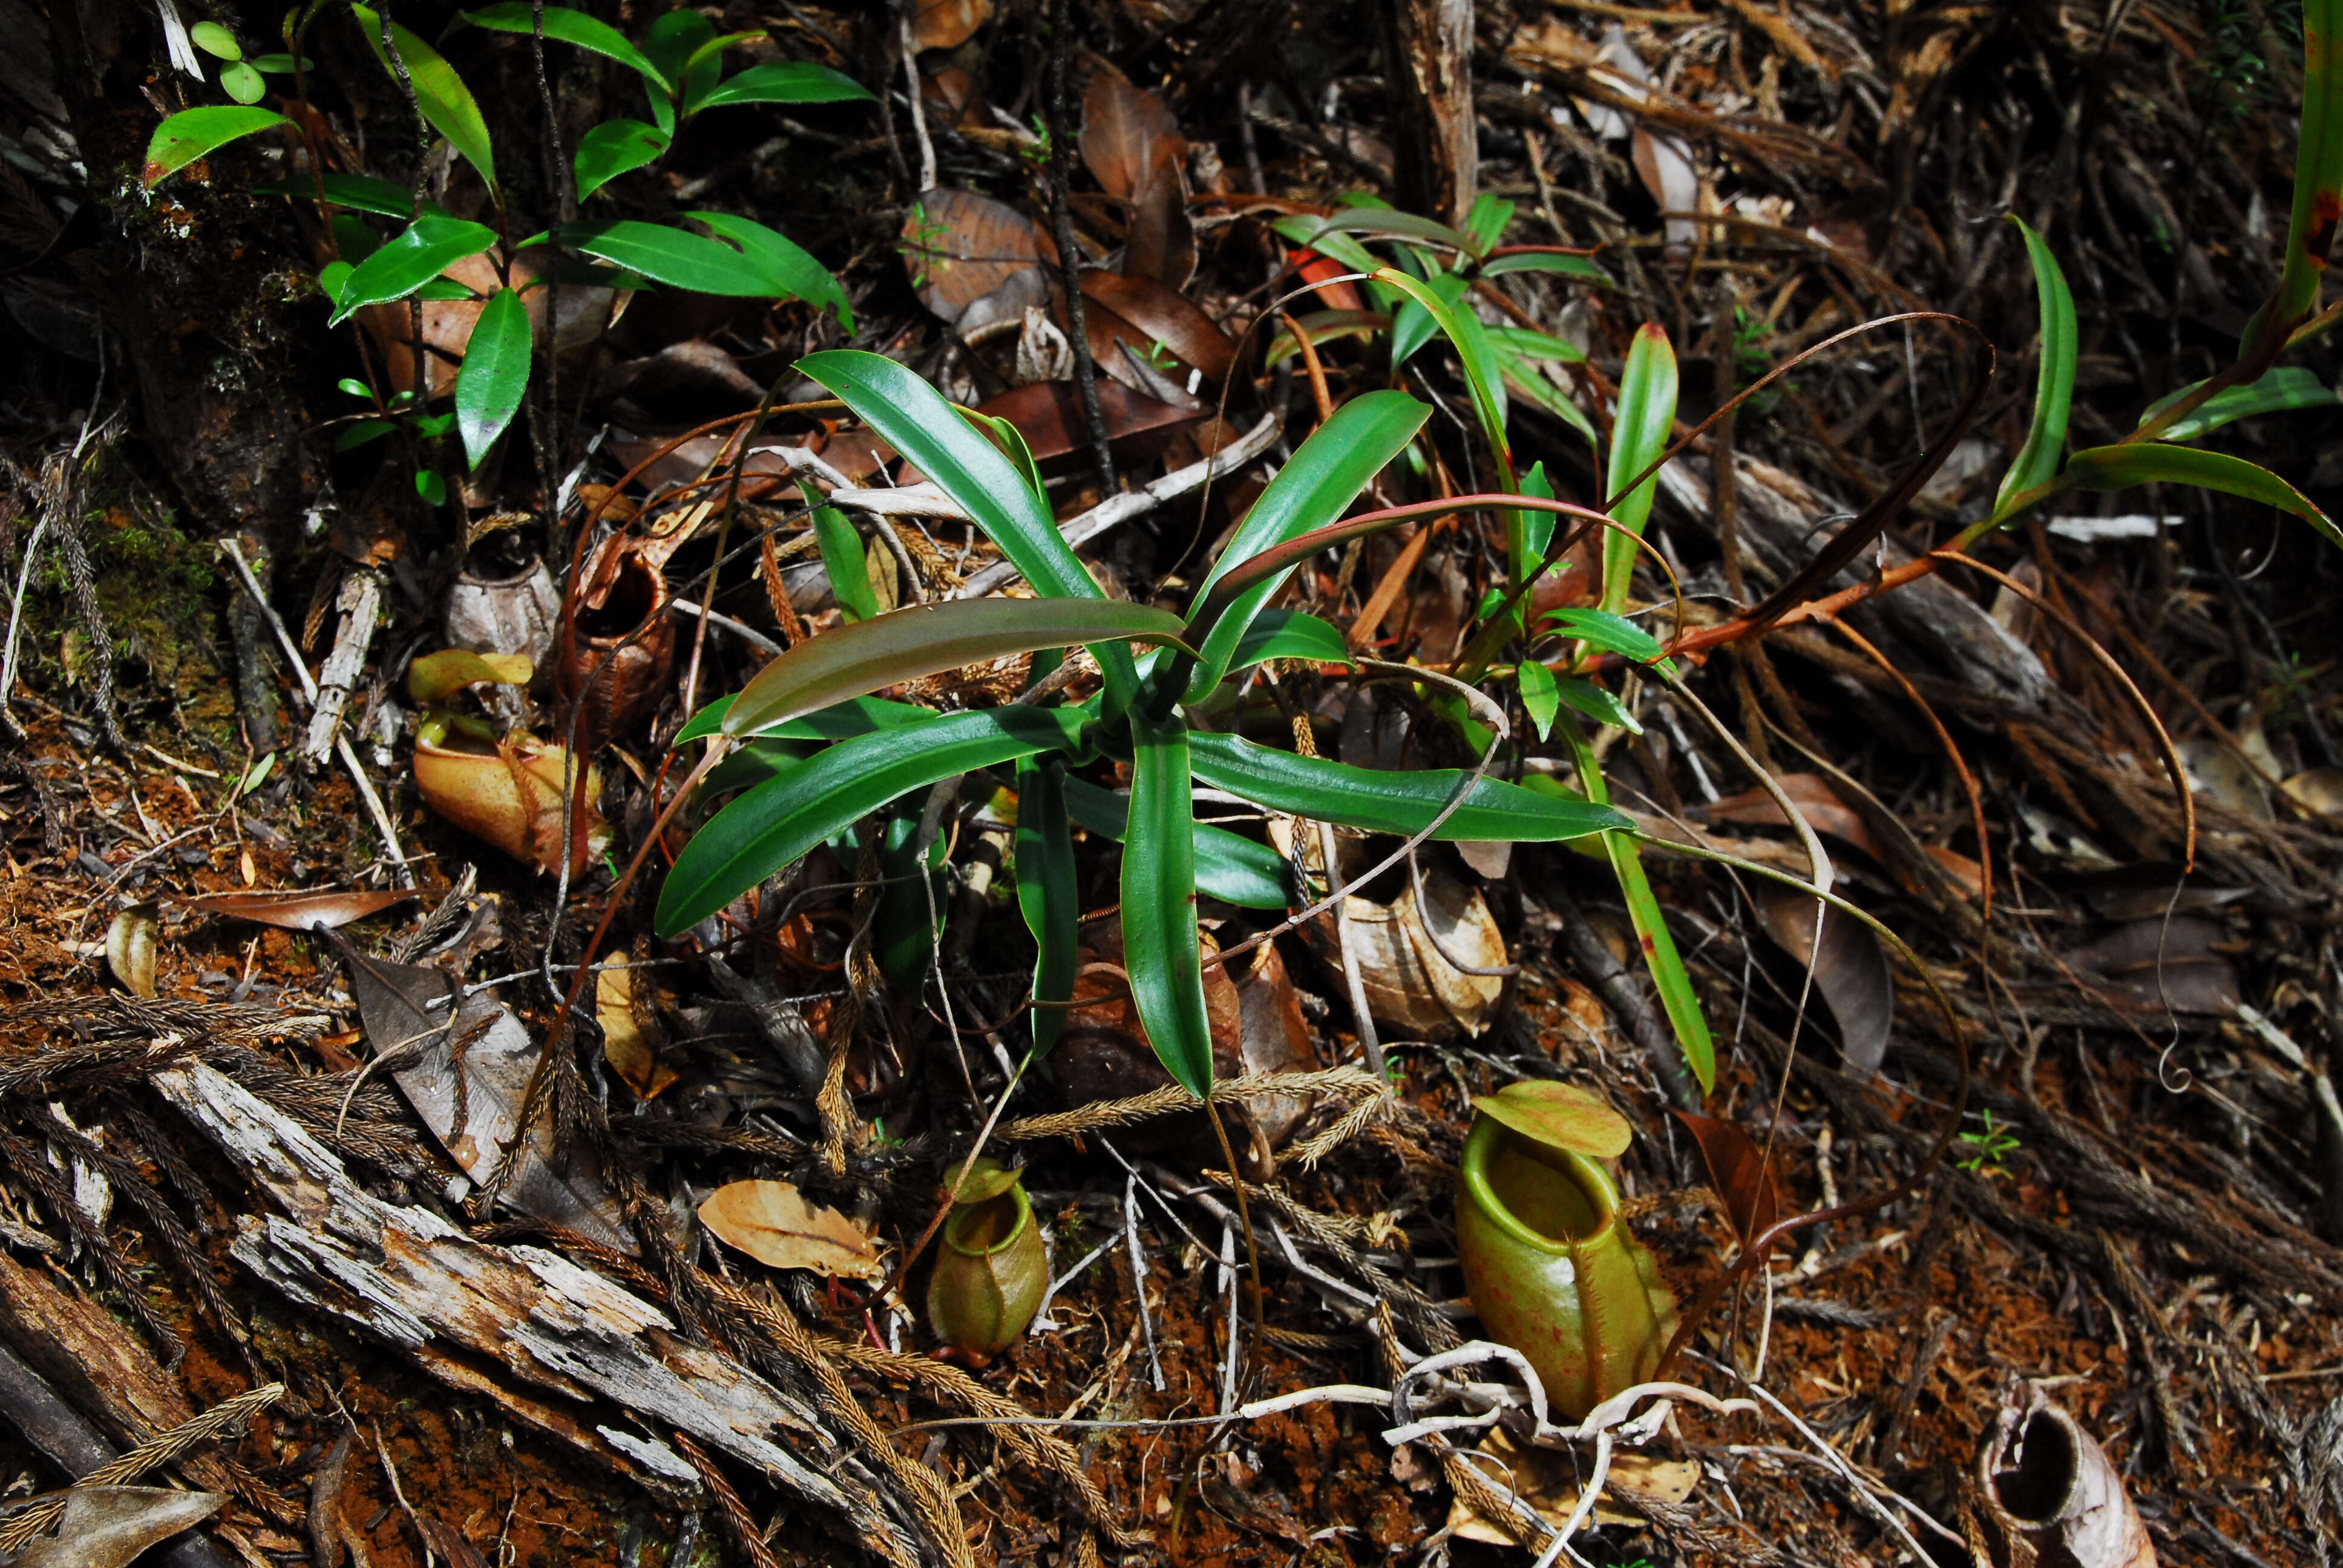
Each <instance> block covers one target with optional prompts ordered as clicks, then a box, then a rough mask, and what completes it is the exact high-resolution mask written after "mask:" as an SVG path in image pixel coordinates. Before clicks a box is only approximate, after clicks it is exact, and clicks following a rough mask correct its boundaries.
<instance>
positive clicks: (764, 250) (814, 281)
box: [684, 212, 854, 332]
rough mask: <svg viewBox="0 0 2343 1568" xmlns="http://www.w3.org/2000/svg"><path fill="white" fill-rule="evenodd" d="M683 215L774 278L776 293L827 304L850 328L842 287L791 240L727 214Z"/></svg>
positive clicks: (851, 320)
mask: <svg viewBox="0 0 2343 1568" xmlns="http://www.w3.org/2000/svg"><path fill="white" fill-rule="evenodd" d="M684 216H687V217H691V218H696V219H698V220H699V222H701V223H704V224H706V225H707V226H709V227H710V228H712V229H714V230H715V231H716V232H717V233H718V234H719V235H721V236H724V237H725V238H726V239H729V240H730V241H731V242H732V243H733V244H735V245H737V246H739V247H740V252H741V254H742V255H743V256H747V257H749V260H750V261H752V262H754V263H756V265H757V266H759V268H761V269H762V270H763V272H764V274H765V276H768V277H771V278H775V279H778V280H779V283H780V285H781V287H780V289H779V292H780V293H783V294H787V295H791V296H794V297H797V298H799V299H802V300H804V301H805V302H806V303H807V304H808V305H811V306H815V307H822V306H827V307H829V308H830V309H832V310H835V311H836V312H838V323H839V325H840V326H841V327H845V328H846V329H847V330H848V331H849V332H851V331H853V330H854V307H852V306H851V305H850V304H848V303H847V299H846V290H845V288H844V287H843V286H841V285H840V283H839V281H838V279H837V278H835V277H832V276H830V270H829V268H827V267H825V266H822V265H821V263H820V262H818V261H816V260H815V259H814V258H813V257H812V256H809V255H807V254H806V252H805V250H804V249H803V248H802V247H800V246H798V245H797V244H796V243H795V242H794V241H792V240H790V239H789V238H787V237H786V236H783V235H781V234H779V233H777V232H776V231H774V230H772V229H769V228H767V227H766V226H764V225H763V224H761V223H757V222H755V221H753V220H751V219H749V218H745V217H735V216H732V215H731V214H730V213H723V212H695V213H687V214H685V215H684Z"/></svg>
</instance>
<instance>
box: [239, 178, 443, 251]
mask: <svg viewBox="0 0 2343 1568" xmlns="http://www.w3.org/2000/svg"><path fill="white" fill-rule="evenodd" d="M321 184H322V185H323V186H325V189H326V194H325V200H326V204H327V206H337V207H341V208H344V209H346V210H347V211H349V212H370V213H373V214H375V215H376V216H379V217H395V218H397V219H398V220H399V221H400V222H401V223H404V222H406V221H407V218H409V217H410V216H414V214H415V193H414V192H413V191H411V190H409V189H407V186H402V185H394V184H392V183H391V182H390V181H388V180H383V179H377V178H375V177H374V176H372V175H327V176H325V178H324V179H323V180H322V181H319V180H311V179H308V178H306V177H304V178H301V179H289V180H276V181H273V182H271V183H270V184H268V185H265V186H256V188H255V189H254V191H253V193H252V194H253V195H255V196H293V197H296V198H297V199H299V200H302V201H308V200H312V199H315V198H316V196H317V187H318V186H319V185H321ZM423 210H424V212H426V213H428V214H432V215H436V216H441V217H444V216H447V209H446V208H444V207H442V206H439V204H438V203H437V202H432V201H427V202H425V203H424V204H423ZM342 254H343V255H344V256H348V255H349V247H348V246H343V247H342Z"/></svg>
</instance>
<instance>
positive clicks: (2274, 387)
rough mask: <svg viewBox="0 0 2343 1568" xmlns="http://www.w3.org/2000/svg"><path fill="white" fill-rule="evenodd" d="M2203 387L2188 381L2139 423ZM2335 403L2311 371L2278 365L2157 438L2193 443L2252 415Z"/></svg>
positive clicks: (2217, 396)
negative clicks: (2230, 423)
mask: <svg viewBox="0 0 2343 1568" xmlns="http://www.w3.org/2000/svg"><path fill="white" fill-rule="evenodd" d="M2203 385H2204V383H2203V382H2201V381H2198V382H2191V383H2190V384H2189V385H2187V386H2186V387H2182V388H2181V389H2180V390H2179V391H2177V392H2175V393H2172V394H2171V395H2169V396H2168V397H2159V398H2157V400H2156V401H2155V402H2154V403H2152V404H2150V405H2148V408H2147V413H2145V414H2142V415H2141V416H2140V417H2139V422H2140V423H2141V424H2143V425H2145V424H2147V422H2148V421H2149V420H2150V419H2152V418H2154V417H2156V416H2157V415H2158V414H2161V413H2162V412H2164V410H2165V409H2167V408H2169V407H2171V406H2172V405H2173V404H2175V403H2177V402H2179V401H2180V399H2182V398H2183V397H2187V396H2188V394H2190V393H2191V392H2194V391H2195V390H2197V387H2201V386H2203ZM2338 402H2343V398H2338V397H2336V396H2335V391H2334V388H2332V387H2328V385H2327V383H2325V382H2324V381H2321V380H2320V379H2319V378H2318V374H2317V373H2316V372H2315V371H2312V370H2309V369H2308V368H2306V367H2302V366H2300V365H2281V366H2279V367H2278V368H2276V369H2275V370H2272V371H2270V372H2269V373H2268V375H2266V376H2264V377H2262V378H2261V379H2260V380H2258V381H2256V382H2254V383H2252V384H2251V385H2249V386H2245V387H2229V388H2228V389H2227V390H2226V391H2221V392H2216V393H2214V394H2213V396H2211V397H2207V399H2205V401H2204V402H2202V403H2200V404H2198V405H2197V411H2196V412H2195V413H2193V414H2190V415H2187V417H2183V418H2180V419H2176V420H2174V421H2173V422H2172V423H2171V424H2169V425H2167V426H2166V427H2164V430H2163V432H2162V434H2160V435H2159V436H2157V440H2159V441H2194V440H2195V439H2197V437H2199V436H2206V435H2210V434H2211V433H2212V432H2213V431H2215V430H2217V429H2219V428H2220V427H2222V426H2224V425H2227V424H2228V423H2229V422H2231V421H2232V420H2236V419H2244V418H2248V417H2251V416H2253V415H2256V414H2284V413H2289V412H2291V411H2293V410H2294V409H2297V408H2327V407H2333V406H2334V405H2335V404H2336V403H2338Z"/></svg>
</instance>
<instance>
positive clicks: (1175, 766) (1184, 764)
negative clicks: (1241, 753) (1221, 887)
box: [1122, 712, 1212, 1100]
mask: <svg viewBox="0 0 2343 1568" xmlns="http://www.w3.org/2000/svg"><path fill="white" fill-rule="evenodd" d="M1192 794H1193V789H1192V785H1191V783H1190V781H1189V775H1188V728H1187V725H1186V723H1185V722H1184V721H1183V720H1182V719H1178V718H1176V717H1175V718H1173V719H1169V720H1166V721H1162V722H1158V721H1156V720H1154V719H1149V718H1148V717H1147V716H1146V715H1145V714H1143V713H1136V712H1134V713H1133V714H1132V715H1131V821H1130V834H1129V836H1128V837H1127V838H1126V839H1124V840H1123V846H1122V964H1123V968H1124V969H1125V970H1127V971H1128V972H1129V973H1130V975H1131V1003H1132V1005H1133V1006H1134V1007H1136V1008H1137V1009H1138V1010H1139V1022H1140V1025H1141V1028H1143V1029H1144V1030H1146V1031H1147V1042H1148V1043H1149V1044H1150V1045H1151V1046H1153V1047H1154V1048H1155V1060H1158V1061H1160V1062H1161V1063H1162V1064H1163V1070H1165V1071H1167V1072H1169V1073H1170V1074H1171V1075H1172V1078H1173V1079H1174V1080H1176V1081H1178V1082H1179V1083H1180V1084H1181V1086H1182V1088H1184V1089H1186V1090H1187V1091H1188V1092H1189V1093H1191V1094H1192V1095H1194V1096H1195V1097H1196V1098H1197V1099H1199V1100H1202V1099H1204V1098H1205V1097H1206V1096H1208V1095H1210V1094H1211V1093H1212V1021H1211V1020H1210V1018H1209V1017H1208V1016H1207V1015H1206V1013H1205V1010H1204V959H1203V953H1202V950H1201V949H1200V948H1199V947H1198V946H1197V942H1196V819H1195V816H1194V813H1193V810H1192V806H1191V799H1192Z"/></svg>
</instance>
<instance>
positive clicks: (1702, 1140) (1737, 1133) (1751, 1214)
mask: <svg viewBox="0 0 2343 1568" xmlns="http://www.w3.org/2000/svg"><path fill="white" fill-rule="evenodd" d="M1675 1114H1676V1120H1677V1121H1681V1122H1683V1123H1684V1127H1685V1130H1686V1131H1690V1132H1691V1134H1692V1136H1693V1141H1694V1142H1695V1143H1697V1144H1699V1145H1700V1158H1701V1162H1702V1163H1703V1164H1704V1165H1706V1166H1707V1167H1708V1184H1709V1185H1710V1186H1711V1187H1714V1188H1715V1189H1716V1195H1717V1197H1719V1198H1720V1199H1722V1200H1724V1202H1725V1215H1726V1217H1727V1218H1729V1219H1730V1220H1731V1221H1733V1232H1734V1234H1735V1235H1736V1236H1738V1237H1740V1238H1741V1244H1742V1245H1743V1246H1747V1245H1748V1244H1749V1243H1750V1242H1751V1241H1755V1239H1756V1238H1757V1237H1759V1236H1761V1235H1763V1234H1764V1233H1765V1231H1769V1230H1771V1229H1773V1227H1774V1223H1775V1221H1777V1220H1779V1219H1780V1218H1781V1217H1782V1200H1781V1196H1780V1194H1779V1193H1777V1192H1776V1191H1775V1188H1774V1172H1773V1169H1772V1167H1771V1166H1770V1165H1768V1164H1767V1162H1766V1160H1765V1154H1764V1152H1763V1151H1761V1150H1759V1149H1758V1147H1757V1145H1756V1144H1755V1142H1754V1141H1751V1139H1750V1137H1749V1134H1747V1133H1746V1132H1744V1131H1742V1130H1741V1125H1740V1123H1738V1122H1735V1121H1725V1120H1724V1119H1722V1118H1721V1117H1715V1116H1701V1115H1698V1114H1696V1113H1694V1112H1693V1111H1677V1112H1676V1113H1675Z"/></svg>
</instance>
